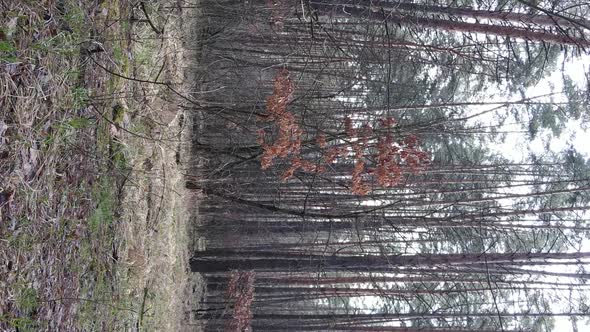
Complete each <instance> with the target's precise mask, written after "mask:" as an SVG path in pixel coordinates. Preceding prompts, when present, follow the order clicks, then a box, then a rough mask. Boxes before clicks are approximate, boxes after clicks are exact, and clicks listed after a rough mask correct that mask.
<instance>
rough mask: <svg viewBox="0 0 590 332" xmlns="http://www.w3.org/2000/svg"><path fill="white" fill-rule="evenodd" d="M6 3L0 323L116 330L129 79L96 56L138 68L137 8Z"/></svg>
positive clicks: (2, 23)
mask: <svg viewBox="0 0 590 332" xmlns="http://www.w3.org/2000/svg"><path fill="white" fill-rule="evenodd" d="M0 6H1V7H2V8H0V12H1V14H0V179H2V181H1V182H0V262H2V264H1V265H0V312H1V313H2V315H1V316H0V330H15V329H18V330H19V331H37V330H54V331H55V330H64V331H75V330H105V329H106V330H118V329H119V328H122V327H124V326H125V325H126V324H127V323H126V322H125V321H124V320H125V318H124V317H125V316H126V315H125V314H122V311H125V312H127V311H131V312H133V309H132V308H131V305H130V304H129V303H128V301H126V300H125V298H124V296H122V292H121V289H120V282H119V281H118V280H117V275H118V272H117V271H118V268H119V262H118V252H117V251H118V248H119V247H120V246H121V243H120V242H121V240H122V239H120V238H118V237H117V227H118V220H117V213H118V212H117V211H118V209H119V201H118V200H119V196H120V189H121V186H122V185H123V182H124V181H125V178H126V174H127V172H128V166H127V164H126V158H125V154H126V153H127V152H126V150H125V149H126V148H125V147H124V145H123V144H121V143H120V142H119V141H118V138H117V137H116V135H115V132H116V124H117V123H120V122H121V121H122V116H123V113H122V112H121V111H120V110H119V111H113V109H114V107H113V104H114V100H113V96H117V95H119V94H121V92H122V90H123V89H124V88H125V85H124V82H121V80H120V79H118V78H113V77H111V76H110V75H108V74H106V73H105V72H103V71H102V70H100V69H97V68H94V67H93V66H92V65H91V64H89V61H88V56H93V57H94V58H95V59H98V60H100V61H102V62H104V63H110V64H111V65H112V66H115V67H116V68H117V70H121V71H122V72H124V73H126V72H127V71H128V70H129V69H128V68H129V61H128V58H127V56H125V48H126V47H128V45H129V42H128V39H126V38H123V39H121V38H120V36H125V35H127V33H126V29H129V24H128V23H125V22H123V21H121V20H120V19H121V18H122V17H126V16H127V13H125V11H124V10H122V8H128V6H127V4H126V3H124V1H107V2H103V4H102V5H95V4H93V3H91V2H89V3H87V4H86V3H82V6H80V3H79V2H78V1H73V0H64V1H56V2H54V1H50V2H49V1H48V2H36V1H35V2H27V1H19V0H8V1H2V2H1V3H0ZM115 37H116V38H119V39H118V40H116V41H113V42H110V41H109V40H111V39H115ZM109 50H112V51H109ZM101 96H102V97H101ZM97 112H98V113H100V114H103V115H104V117H99V116H97ZM121 317H123V318H121Z"/></svg>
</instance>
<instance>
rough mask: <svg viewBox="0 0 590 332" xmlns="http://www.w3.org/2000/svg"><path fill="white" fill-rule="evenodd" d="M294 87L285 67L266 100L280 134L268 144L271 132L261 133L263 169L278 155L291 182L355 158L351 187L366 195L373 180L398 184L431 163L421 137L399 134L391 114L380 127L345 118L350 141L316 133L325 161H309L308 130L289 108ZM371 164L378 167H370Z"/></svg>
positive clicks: (268, 117) (269, 117) (267, 118)
mask: <svg viewBox="0 0 590 332" xmlns="http://www.w3.org/2000/svg"><path fill="white" fill-rule="evenodd" d="M294 91H295V88H294V85H293V82H292V80H291V78H290V77H289V72H288V70H286V69H283V70H281V71H280V72H279V73H278V75H277V76H276V78H275V81H274V91H273V94H272V95H271V96H270V97H268V98H267V100H266V110H267V113H268V114H266V115H265V117H264V119H263V120H264V121H266V122H270V123H271V124H272V127H273V128H274V130H275V131H276V135H275V136H276V138H275V139H274V141H272V140H271V141H272V142H271V143H269V144H267V143H266V142H267V141H268V140H270V139H269V138H267V137H266V133H267V132H266V130H264V129H260V130H258V132H257V134H258V143H259V144H260V145H261V146H262V148H263V150H264V153H263V154H262V158H261V167H262V169H268V168H269V167H271V166H272V165H273V162H274V160H275V159H287V160H288V161H289V165H290V166H289V168H287V170H286V171H285V172H284V173H283V175H282V179H283V181H287V180H289V179H290V178H291V177H292V176H293V175H294V174H295V172H297V171H298V170H302V171H303V172H307V173H323V172H325V171H326V170H327V167H328V165H330V164H334V163H336V162H344V161H346V160H351V161H352V162H353V164H354V167H353V169H352V173H351V177H352V183H351V191H352V192H353V193H355V194H357V195H367V194H368V193H369V192H370V191H371V188H370V186H369V184H368V180H369V179H374V180H375V181H376V183H377V184H378V185H379V186H381V187H385V188H387V187H393V186H396V185H399V183H400V182H401V180H402V175H403V174H404V172H411V173H414V174H417V173H419V172H420V170H422V169H423V167H424V166H425V165H426V164H428V163H429V160H430V156H429V154H428V153H427V152H425V151H422V150H421V148H420V146H419V144H418V137H416V136H415V135H413V134H410V135H398V136H399V137H395V136H394V134H393V132H394V129H395V126H396V121H395V119H393V118H391V117H386V118H382V119H379V121H378V122H377V124H376V125H375V127H373V126H371V125H370V124H368V123H364V124H362V125H361V126H357V127H355V123H354V121H353V120H352V119H351V118H349V117H346V118H344V120H343V126H344V133H345V136H346V139H345V140H339V141H341V142H340V143H338V144H333V145H332V146H330V145H329V144H328V139H327V137H326V134H324V133H320V134H318V135H317V136H316V137H315V144H316V145H317V148H318V150H319V151H321V153H322V159H321V162H320V163H313V162H311V161H309V160H306V159H304V158H303V157H302V155H301V142H302V138H301V137H302V136H303V134H304V132H303V130H302V129H301V127H300V126H299V124H298V123H297V119H296V117H295V115H294V114H293V113H291V112H289V111H288V110H287V106H288V103H289V102H290V101H291V100H292V99H293V93H294ZM337 136H339V135H337ZM342 141H343V142H344V143H342ZM368 164H372V165H374V166H373V167H368V166H367V165H368Z"/></svg>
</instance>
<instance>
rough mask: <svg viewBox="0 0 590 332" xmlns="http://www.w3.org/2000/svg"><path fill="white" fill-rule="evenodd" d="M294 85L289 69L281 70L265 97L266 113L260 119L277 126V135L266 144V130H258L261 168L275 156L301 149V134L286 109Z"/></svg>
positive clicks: (293, 153) (293, 117)
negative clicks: (261, 150)
mask: <svg viewBox="0 0 590 332" xmlns="http://www.w3.org/2000/svg"><path fill="white" fill-rule="evenodd" d="M294 91H295V87H294V85H293V81H292V80H291V77H289V71H288V70H286V69H283V70H281V71H280V72H279V73H278V75H277V77H276V78H275V82H274V91H273V94H272V95H271V96H270V97H268V98H267V99H266V111H267V113H268V114H267V115H266V117H265V118H263V119H262V120H264V121H268V122H272V123H273V124H274V125H275V126H276V128H277V137H276V139H275V140H274V142H273V143H272V144H266V143H265V141H266V137H265V135H266V132H265V131H264V129H260V130H258V132H257V134H258V143H259V144H260V145H261V146H262V148H263V150H264V153H263V154H262V159H261V163H262V169H267V168H269V167H271V166H272V164H273V161H274V159H275V158H287V157H288V156H297V155H299V154H300V151H301V136H302V134H303V132H302V130H301V128H300V127H299V124H298V123H297V119H296V118H295V115H293V113H291V112H289V111H287V104H288V103H289V102H290V101H291V100H292V99H293V92H294Z"/></svg>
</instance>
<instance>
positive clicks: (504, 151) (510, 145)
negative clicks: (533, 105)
mask: <svg viewBox="0 0 590 332" xmlns="http://www.w3.org/2000/svg"><path fill="white" fill-rule="evenodd" d="M562 62H563V58H561V59H560V61H559V63H562ZM589 69H590V55H583V56H581V57H579V58H574V59H570V60H568V61H566V62H565V63H564V66H563V72H562V67H560V66H558V68H557V69H556V70H555V71H554V72H552V73H551V74H550V75H548V76H547V77H546V78H545V79H543V80H541V81H540V82H539V83H538V84H537V85H535V86H534V87H531V88H529V89H527V90H526V94H527V96H529V97H530V96H540V95H544V94H548V93H551V92H555V91H561V90H562V89H563V80H562V75H563V74H565V75H567V76H569V77H570V78H571V79H572V80H573V81H574V82H575V83H576V84H577V85H578V87H580V88H582V89H586V87H587V86H588V80H590V77H588V75H590V70H589ZM519 99H521V97H520V96H518V95H516V94H515V95H514V96H513V97H512V100H519ZM498 100H500V99H498ZM490 108H493V107H489V106H488V107H487V108H486V107H474V108H473V112H474V113H478V112H482V111H484V110H486V109H490ZM502 111H503V112H505V110H500V111H499V112H502ZM588 111H589V112H590V110H588ZM475 121H481V122H482V123H489V124H492V123H496V122H497V120H495V119H494V113H489V114H486V115H485V117H483V118H481V117H480V118H477V119H475V120H474V122H475ZM507 122H510V121H507ZM587 127H588V126H587V125H584V124H582V122H581V121H580V120H569V121H568V122H567V123H566V125H565V129H564V130H563V132H562V133H561V134H560V135H559V136H555V135H553V134H552V133H551V131H550V130H542V131H540V132H539V134H538V135H537V136H536V138H535V139H534V140H533V141H530V140H529V139H528V138H527V137H526V136H524V135H523V134H507V135H506V138H505V140H504V141H503V142H496V144H492V145H490V146H489V148H490V149H491V150H492V151H495V152H497V153H499V154H501V155H503V156H504V157H507V158H510V159H512V160H513V161H515V162H519V161H524V160H525V158H526V157H527V155H528V154H529V153H531V152H532V153H534V154H536V155H542V154H544V153H545V152H546V151H547V147H548V148H549V150H550V151H552V152H560V151H563V150H564V149H566V148H567V147H569V146H573V147H574V148H575V149H576V150H577V151H578V152H579V153H581V154H583V155H584V156H585V158H586V159H588V158H590V131H589V130H588V129H585V128H587ZM502 130H506V131H510V130H522V125H521V124H514V123H512V124H509V125H507V126H506V127H505V128H503V129H502ZM582 251H590V239H587V240H585V241H583V243H582ZM560 268H561V269H563V268H564V267H563V266H561V267H560ZM562 272H563V271H562ZM556 303H559V302H558V301H556ZM553 310H555V311H563V310H564V308H563V307H562V305H561V304H556V305H555V307H554V308H553ZM573 324H574V323H573V321H572V320H571V319H570V318H568V317H557V318H555V328H554V329H553V331H555V332H570V331H572V332H573V331H576V329H575V328H574V326H573ZM575 324H576V325H577V330H578V331H590V322H589V321H588V320H587V319H580V320H578V321H577V322H576V323H575Z"/></svg>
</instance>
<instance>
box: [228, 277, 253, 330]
mask: <svg viewBox="0 0 590 332" xmlns="http://www.w3.org/2000/svg"><path fill="white" fill-rule="evenodd" d="M225 296H226V298H227V299H228V301H229V302H230V303H231V304H233V313H232V318H231V320H230V321H229V325H228V329H227V330H228V331H236V332H244V331H251V330H252V327H251V326H250V325H251V323H252V301H253V300H254V271H238V270H233V271H232V272H231V274H230V279H229V284H228V286H227V291H226V294H225Z"/></svg>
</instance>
